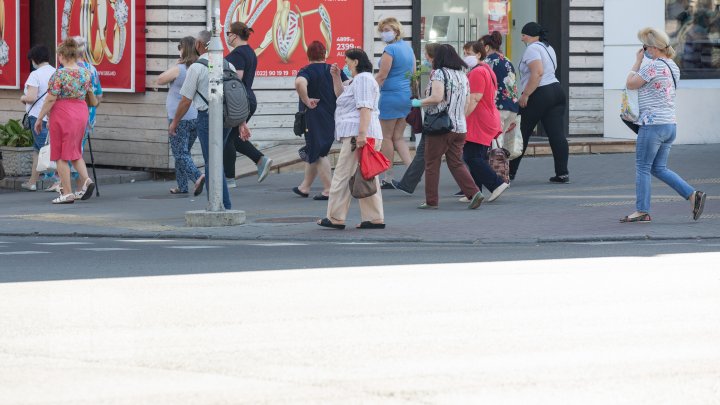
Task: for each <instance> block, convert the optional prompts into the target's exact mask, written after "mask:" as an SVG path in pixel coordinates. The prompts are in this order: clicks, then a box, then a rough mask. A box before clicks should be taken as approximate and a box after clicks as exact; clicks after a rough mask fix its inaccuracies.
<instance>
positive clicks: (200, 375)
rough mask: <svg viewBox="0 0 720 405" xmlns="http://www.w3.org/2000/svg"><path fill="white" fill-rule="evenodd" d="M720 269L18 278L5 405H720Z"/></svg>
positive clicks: (424, 268) (503, 264)
mask: <svg viewBox="0 0 720 405" xmlns="http://www.w3.org/2000/svg"><path fill="white" fill-rule="evenodd" d="M470 248H472V247H468V249H470ZM609 248H610V247H608V249H609ZM641 249H642V248H641V247H638V253H641ZM125 254H133V252H129V253H128V252H125ZM368 254H371V253H368ZM46 256H49V255H46ZM0 260H4V259H3V258H2V257H0ZM718 262H720V253H717V252H709V253H707V252H706V253H681V254H667V255H651V256H644V255H640V254H639V255H638V256H637V257H633V256H622V257H620V256H618V257H606V258H602V257H601V258H581V259H556V260H519V261H495V262H491V263H487V262H486V263H479V262H466V263H454V264H416V265H407V266H374V267H327V268H323V269H304V270H299V269H297V270H292V269H289V270H276V271H252V272H237V273H232V272H224V273H214V274H210V273H208V274H188V275H172V276H152V277H147V276H146V277H124V278H94V279H84V280H60V281H35V282H20V283H5V284H0V297H2V298H0V348H1V350H0V364H1V365H2V367H0V403H2V404H106V403H107V404H263V403H267V404H298V403H301V404H302V403H323V404H324V403H337V404H353V403H387V404H414V403H418V404H431V403H432V404H470V403H475V404H480V403H483V404H717V403H718V401H720V344H718V342H720V273H718V270H717V266H716V264H717V263H718ZM84 265H87V263H80V264H79V263H78V262H75V261H71V260H65V257H63V261H61V262H58V263H57V266H58V267H62V266H84ZM100 266H101V265H100ZM129 266H130V267H132V266H136V264H134V265H129ZM146 266H147V268H148V269H151V267H152V265H151V264H147V265H146ZM258 270H261V269H258ZM28 271H31V270H28ZM198 271H199V272H202V269H198ZM228 271H229V270H228Z"/></svg>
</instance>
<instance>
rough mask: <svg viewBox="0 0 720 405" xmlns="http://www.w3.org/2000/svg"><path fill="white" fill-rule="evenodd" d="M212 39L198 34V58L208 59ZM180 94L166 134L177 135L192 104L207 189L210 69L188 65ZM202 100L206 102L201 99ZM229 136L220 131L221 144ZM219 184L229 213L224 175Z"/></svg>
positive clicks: (244, 131) (246, 134) (244, 134)
mask: <svg viewBox="0 0 720 405" xmlns="http://www.w3.org/2000/svg"><path fill="white" fill-rule="evenodd" d="M211 38H212V34H211V33H210V32H209V31H200V33H199V34H198V37H197V39H196V40H195V49H196V50H197V52H198V54H199V55H200V59H208V45H209V44H210V39H211ZM229 65H230V68H231V69H232V70H233V71H234V70H235V67H234V66H233V65H232V64H229ZM180 94H181V95H182V99H181V100H180V103H179V104H178V108H177V111H176V112H175V118H174V119H173V121H172V122H171V123H170V127H169V128H168V133H169V134H170V136H174V135H175V134H176V130H177V126H178V124H179V123H180V121H181V120H182V117H183V116H185V113H186V112H187V111H188V109H189V108H190V105H191V104H192V105H194V106H195V108H197V110H198V115H197V134H198V139H199V140H200V147H201V149H202V154H203V160H204V161H205V178H206V179H207V181H206V182H205V185H206V187H207V185H208V183H209V181H210V178H209V177H208V167H209V166H210V162H209V160H210V158H209V136H210V117H209V113H208V108H209V105H208V103H207V102H206V100H208V98H209V97H208V96H209V94H210V79H209V69H208V68H207V67H206V66H204V65H202V64H200V63H193V64H192V65H190V67H189V68H188V70H187V74H186V76H185V82H183V86H182V88H181V89H180ZM201 95H202V97H201ZM203 97H204V98H205V100H203ZM229 134H230V128H223V145H225V142H226V141H227V137H228V135H229ZM240 137H241V138H242V139H244V140H247V139H249V138H250V130H249V129H248V127H247V124H246V123H243V124H242V125H241V126H240ZM220 158H222V155H221V156H220ZM222 182H223V206H224V207H225V209H226V210H229V209H231V208H232V204H231V202H230V194H229V193H228V188H227V183H226V182H225V176H223V179H222Z"/></svg>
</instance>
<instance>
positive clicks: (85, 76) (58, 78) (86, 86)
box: [48, 67, 93, 100]
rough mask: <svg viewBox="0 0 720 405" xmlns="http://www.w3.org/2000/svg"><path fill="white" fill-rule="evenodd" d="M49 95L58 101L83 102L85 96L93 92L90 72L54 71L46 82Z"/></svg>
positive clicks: (85, 70)
mask: <svg viewBox="0 0 720 405" xmlns="http://www.w3.org/2000/svg"><path fill="white" fill-rule="evenodd" d="M48 89H49V90H48V91H49V92H50V94H52V95H54V96H57V97H58V98H60V99H64V98H69V99H81V100H85V94H86V93H87V92H88V91H92V90H93V85H92V80H91V76H90V71H89V70H87V69H84V68H78V69H67V68H64V67H61V68H60V69H58V70H56V71H55V73H53V75H52V76H51V77H50V81H49V82H48Z"/></svg>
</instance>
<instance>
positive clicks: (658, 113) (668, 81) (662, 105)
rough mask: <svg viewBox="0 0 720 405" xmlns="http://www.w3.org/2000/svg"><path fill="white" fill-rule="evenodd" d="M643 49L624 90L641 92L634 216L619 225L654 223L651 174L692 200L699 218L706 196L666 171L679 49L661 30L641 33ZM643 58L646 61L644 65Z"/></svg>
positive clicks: (672, 135)
mask: <svg viewBox="0 0 720 405" xmlns="http://www.w3.org/2000/svg"><path fill="white" fill-rule="evenodd" d="M638 39H639V40H640V42H642V44H643V47H642V48H641V49H639V50H638V51H637V54H636V55H635V64H634V65H633V67H632V69H631V70H630V72H629V73H628V77H627V82H626V83H625V86H626V87H627V88H628V89H630V90H637V91H638V101H639V103H638V104H639V107H640V118H639V119H638V121H637V122H635V123H636V124H638V125H640V131H639V132H638V138H637V146H636V151H635V171H636V175H635V196H636V199H635V210H636V211H635V212H633V213H632V214H630V215H628V216H626V217H624V218H622V219H620V222H625V223H627V222H650V221H651V219H650V214H649V212H650V182H651V180H652V177H651V175H653V176H655V177H657V178H658V179H660V180H661V181H662V182H663V183H665V184H667V185H668V186H670V187H672V189H673V190H675V192H676V193H678V194H680V196H682V197H683V198H684V199H686V200H688V201H690V207H691V208H692V218H693V219H694V220H697V219H698V218H700V215H702V212H703V208H704V206H705V193H703V192H702V191H698V190H695V189H694V188H693V187H692V186H691V185H689V184H688V183H687V182H686V181H685V180H683V179H682V177H680V176H678V175H677V174H676V173H675V172H673V171H672V170H670V169H668V167H667V161H668V157H669V156H670V147H671V146H672V143H673V141H675V135H676V130H677V124H676V117H675V95H676V89H677V82H678V81H679V80H680V69H679V68H678V67H677V65H676V64H675V62H673V60H672V58H673V57H674V56H675V50H674V49H673V48H672V47H671V46H670V38H668V36H667V34H665V33H664V32H662V31H658V30H656V29H654V28H644V29H642V30H640V32H638ZM643 60H645V62H647V63H643Z"/></svg>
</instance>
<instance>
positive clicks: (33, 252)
mask: <svg viewBox="0 0 720 405" xmlns="http://www.w3.org/2000/svg"><path fill="white" fill-rule="evenodd" d="M41 253H50V252H40V251H37V250H21V251H18V252H0V255H5V256H11V255H35V254H41Z"/></svg>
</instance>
